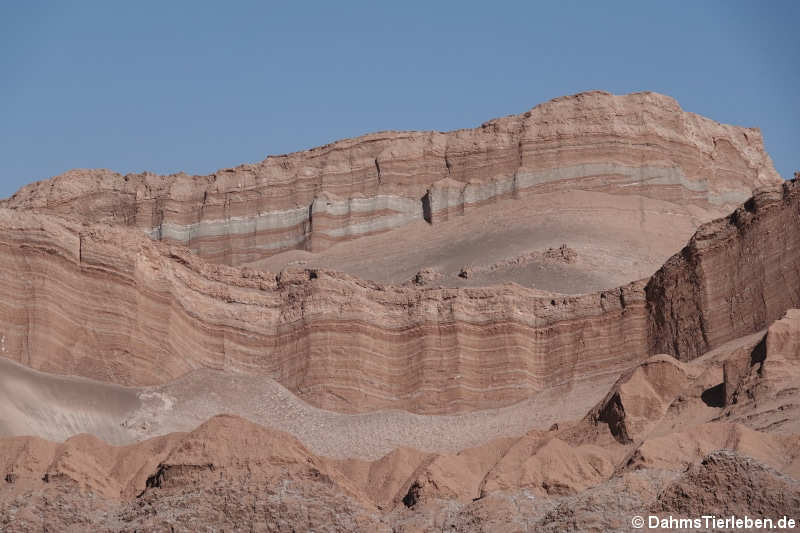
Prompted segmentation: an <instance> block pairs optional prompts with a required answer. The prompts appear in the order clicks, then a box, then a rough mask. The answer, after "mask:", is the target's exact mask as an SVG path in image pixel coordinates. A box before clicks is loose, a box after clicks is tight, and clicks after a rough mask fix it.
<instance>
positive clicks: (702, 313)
mask: <svg viewBox="0 0 800 533" xmlns="http://www.w3.org/2000/svg"><path fill="white" fill-rule="evenodd" d="M798 224H800V183H798V182H797V181H796V180H794V181H788V182H786V183H784V184H783V185H781V186H778V187H769V188H765V189H762V190H760V191H758V192H756V193H755V194H754V196H753V197H752V198H751V199H750V200H748V201H747V202H745V203H744V205H743V206H742V207H739V208H737V209H736V211H734V212H733V214H731V215H730V216H728V217H726V218H724V219H720V220H717V221H714V222H711V223H708V224H705V225H703V226H702V227H701V228H700V229H699V230H698V231H697V233H696V234H695V235H694V237H692V239H691V241H690V242H689V244H688V245H687V246H686V247H685V248H684V249H683V250H682V251H681V252H680V253H679V254H676V255H675V256H674V257H672V258H671V259H670V260H669V261H668V262H667V263H666V264H665V265H664V266H663V267H662V268H661V269H660V270H659V271H658V272H656V274H655V275H654V276H653V277H652V279H650V281H649V282H648V285H647V287H646V289H645V291H646V293H647V301H648V305H647V307H648V311H649V315H650V320H649V324H650V325H649V338H650V351H651V352H653V353H669V354H672V355H675V356H676V357H678V358H679V359H681V360H688V359H692V358H694V357H697V356H699V355H700V354H702V353H704V352H706V351H708V350H710V349H711V348H714V347H716V346H719V345H720V344H722V343H723V342H725V341H729V340H731V339H734V338H737V337H742V336H744V335H748V334H750V333H753V332H755V331H758V330H760V329H763V328H765V327H766V326H767V325H769V324H770V323H771V322H772V321H774V320H777V319H778V318H780V317H781V316H782V315H783V314H784V313H785V312H786V310H787V309H790V308H793V307H798V306H800V269H798V268H797V265H798V264H800V231H798V230H797V228H798Z"/></svg>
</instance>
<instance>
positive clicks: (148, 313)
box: [0, 182, 800, 412]
mask: <svg viewBox="0 0 800 533" xmlns="http://www.w3.org/2000/svg"><path fill="white" fill-rule="evenodd" d="M799 213H800V186H798V184H797V183H796V182H788V183H786V184H785V185H783V186H779V187H775V188H771V189H768V190H766V191H763V192H761V193H759V194H758V195H756V196H755V197H754V199H753V200H751V201H748V202H747V204H746V207H745V208H740V209H738V210H737V211H736V212H735V213H734V214H733V215H731V216H730V217H728V218H726V219H723V220H720V221H715V222H712V223H709V224H707V225H704V226H703V227H702V228H701V229H700V230H698V232H697V235H696V236H695V237H694V238H693V239H692V240H691V242H690V244H689V245H688V246H687V247H686V248H685V249H684V250H683V251H682V252H680V253H679V254H677V255H676V256H675V257H673V258H672V259H671V260H670V261H668V262H667V264H666V265H665V266H664V268H662V269H661V270H660V271H659V272H658V273H656V275H655V276H654V277H653V278H652V279H650V280H649V281H648V282H647V284H646V287H645V282H644V281H642V282H636V283H632V284H630V285H628V286H625V287H621V288H618V289H614V290H608V291H603V292H600V293H593V294H586V295H580V296H570V297H550V296H540V295H537V294H536V292H535V291H531V290H529V289H525V288H522V287H519V286H513V285H506V286H496V287H487V288H476V289H427V288H418V287H414V286H410V287H409V286H407V287H397V286H384V285H381V284H376V283H370V282H364V281H361V280H358V279H356V278H352V277H349V276H346V275H343V274H338V273H335V272H329V271H323V270H285V271H283V272H282V273H280V275H278V276H274V275H272V274H269V273H264V272H258V271H252V270H250V269H235V268H230V267H225V266H221V265H220V266H214V265H210V264H207V263H205V262H203V261H202V260H200V259H198V258H196V257H194V256H193V255H192V254H191V253H189V252H188V251H186V250H185V249H182V248H176V247H168V246H164V245H162V244H160V243H154V242H151V241H150V240H149V239H147V238H146V237H144V236H143V235H137V234H136V233H135V232H134V233H131V232H129V231H128V230H126V229H124V228H115V227H107V226H100V225H94V226H84V225H81V224H77V223H74V222H70V221H67V220H62V219H58V218H54V217H51V216H47V215H41V214H35V213H29V212H27V211H19V210H8V209H0V227H2V228H3V230H4V237H3V241H2V244H0V263H1V264H2V265H3V268H2V270H1V272H2V274H0V290H2V292H3V294H5V295H7V297H6V299H4V300H3V301H2V302H0V324H2V326H1V327H2V332H0V334H2V336H3V345H2V346H3V350H4V352H3V353H4V354H5V355H6V356H7V357H9V358H11V359H14V360H17V361H20V362H22V363H24V364H26V365H29V366H31V367H33V368H36V369H40V370H44V371H48V372H56V373H63V374H77V375H82V376H86V377H92V378H97V379H100V380H105V381H112V382H116V383H121V384H126V385H149V384H156V383H163V382H164V381H166V380H169V379H174V378H177V377H179V376H181V375H183V374H185V373H186V372H188V371H190V370H192V369H195V368H212V369H224V370H229V371H234V372H246V373H256V374H263V375H266V376H269V377H271V378H273V379H276V380H277V381H279V382H280V383H282V384H283V385H284V386H286V387H287V388H289V389H290V390H292V391H294V392H296V393H298V394H300V395H301V396H302V397H303V398H305V399H307V400H309V401H311V402H312V403H314V404H316V405H319V406H322V407H326V408H335V409H342V410H349V411H360V410H368V409H376V408H382V407H390V406H391V407H402V408H405V409H409V410H412V411H417V412H451V411H458V410H464V409H475V408H488V407H496V406H500V405H508V404H510V403H513V402H516V401H519V400H521V399H523V398H525V397H527V396H529V395H530V394H531V393H533V392H535V391H540V390H542V389H544V388H545V387H549V386H553V385H556V384H560V383H567V382H570V381H576V380H578V381H579V380H587V379H593V378H595V377H597V376H600V375H610V374H615V373H616V374H618V373H620V372H622V371H623V370H624V369H625V368H628V367H630V365H631V364H633V363H635V362H637V361H640V360H643V359H644V358H645V357H646V356H647V355H648V354H649V353H651V352H653V351H665V352H668V353H669V352H672V353H674V354H675V355H676V356H678V357H679V358H682V359H688V358H691V357H694V356H697V355H699V354H700V353H702V352H703V351H706V350H708V349H710V348H713V347H714V346H716V345H719V344H721V343H723V342H724V341H727V340H730V339H732V338H735V337H737V336H742V335H746V334H749V333H752V332H754V331H757V330H759V329H761V328H763V327H764V326H765V325H766V324H767V323H768V322H769V321H770V320H774V319H775V318H778V317H780V316H781V315H782V314H783V312H784V311H785V310H786V309H788V308H790V307H797V306H800V289H798V287H800V270H798V269H797V268H795V266H796V265H797V263H798V260H799V259H800V257H799V256H800V231H796V230H795V228H797V226H798V225H800V215H799ZM753 257H759V258H761V257H764V258H766V262H765V263H762V262H761V261H754V260H752V258H753ZM748 306H749V307H748ZM745 309H750V310H751V311H747V312H745V311H744V310H745ZM589 338H591V342H589V341H588V339H589ZM545 354H546V355H545Z"/></svg>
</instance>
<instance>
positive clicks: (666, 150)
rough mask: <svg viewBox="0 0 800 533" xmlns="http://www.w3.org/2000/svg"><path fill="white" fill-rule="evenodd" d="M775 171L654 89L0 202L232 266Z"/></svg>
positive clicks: (710, 187)
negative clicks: (573, 202)
mask: <svg viewBox="0 0 800 533" xmlns="http://www.w3.org/2000/svg"><path fill="white" fill-rule="evenodd" d="M779 181H780V178H779V177H778V175H777V173H776V172H775V170H774V168H773V166H772V162H771V160H770V158H769V156H768V155H767V154H766V152H765V151H764V148H763V141H762V137H761V133H760V132H759V131H758V130H757V129H753V128H740V127H735V126H728V125H721V124H718V123H716V122H714V121H712V120H710V119H707V118H704V117H700V116H698V115H695V114H693V113H688V112H685V111H683V110H682V109H681V108H680V106H679V105H678V104H677V102H675V100H673V99H672V98H669V97H667V96H663V95H659V94H656V93H635V94H630V95H624V96H616V95H611V94H608V93H604V92H600V91H594V92H588V93H581V94H577V95H574V96H568V97H563V98H557V99H555V100H552V101H550V102H546V103H544V104H541V105H539V106H537V107H535V108H533V109H531V110H530V111H528V112H526V113H524V114H521V115H515V116H509V117H505V118H500V119H496V120H492V121H490V122H487V123H485V124H483V125H482V126H480V127H479V128H475V129H469V130H458V131H453V132H449V133H439V132H382V133H375V134H371V135H366V136H363V137H359V138H356V139H347V140H343V141H338V142H335V143H332V144H329V145H326V146H323V147H319V148H315V149H312V150H308V151H305V152H297V153H293V154H289V155H284V156H277V157H268V158H267V159H265V160H264V161H262V162H261V163H257V164H251V165H240V166H238V167H236V168H231V169H225V170H221V171H218V172H216V173H214V174H211V175H208V176H189V175H185V174H176V175H171V176H158V175H154V174H149V173H145V174H130V175H126V176H122V175H120V174H117V173H114V172H111V171H108V170H77V171H71V172H68V173H66V174H63V175H61V176H58V177H56V178H53V179H52V180H48V181H43V182H39V183H36V184H32V185H30V186H28V187H25V188H23V189H22V190H21V191H19V192H18V193H17V194H16V195H14V197H12V198H11V199H10V200H9V201H7V202H6V206H7V207H12V208H35V209H38V210H42V211H45V212H49V213H58V214H62V215H70V216H76V217H78V218H79V219H81V220H87V221H93V222H107V223H112V224H120V225H126V226H132V227H136V228H138V229H139V230H141V231H143V232H145V233H147V234H148V235H150V236H151V237H152V238H154V239H158V240H164V241H168V242H172V243H181V244H184V245H186V246H188V247H189V248H190V249H192V250H193V251H194V252H195V253H197V254H198V255H200V256H201V257H203V258H205V259H207V260H211V261H213V262H219V263H225V264H230V265H239V264H242V263H247V262H253V261H256V260H258V259H260V258H263V257H265V256H269V255H271V254H274V253H277V252H280V251H283V250H287V249H293V248H299V249H308V250H314V251H319V250H322V249H324V248H326V247H328V246H330V245H331V244H332V243H336V242H340V241H342V240H349V239H353V238H357V237H361V236H365V235H370V234H374V233H378V232H382V231H386V230H389V229H393V228H397V227H402V226H403V225H405V224H408V223H409V222H411V221H414V220H421V219H426V220H428V221H429V222H431V223H434V224H435V223H436V222H437V221H440V220H445V219H447V218H449V217H451V216H454V215H458V214H463V213H464V212H465V211H466V210H468V209H470V208H472V207H475V206H478V205H483V204H486V203H490V202H495V201H497V200H499V199H502V198H509V197H515V198H519V197H520V196H524V195H526V194H530V193H536V192H553V191H560V190H574V189H582V190H591V191H603V192H611V193H615V194H639V195H643V196H648V197H651V198H656V199H659V200H668V201H673V202H676V203H680V204H692V205H696V206H697V207H698V208H699V209H701V210H706V211H710V212H713V213H717V212H719V211H718V210H720V209H721V210H723V211H725V210H727V209H729V208H731V207H732V206H734V205H736V204H738V203H740V202H742V201H744V200H745V199H746V198H748V197H749V196H750V194H751V192H752V190H753V188H754V187H757V186H759V185H765V184H770V183H778V182H779ZM709 218H711V217H710V216H709V217H707V218H706V219H709Z"/></svg>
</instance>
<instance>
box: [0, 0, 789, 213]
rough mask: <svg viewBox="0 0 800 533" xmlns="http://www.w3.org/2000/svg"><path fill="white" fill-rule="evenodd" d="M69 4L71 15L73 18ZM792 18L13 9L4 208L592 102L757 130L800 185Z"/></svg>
mask: <svg viewBox="0 0 800 533" xmlns="http://www.w3.org/2000/svg"><path fill="white" fill-rule="evenodd" d="M69 4H72V5H69ZM798 23H800V2H795V1H768V2H762V1H758V2H756V1H753V2H743V1H736V0H730V1H725V2H715V1H703V2H689V1H670V2H661V3H656V2H642V1H636V2H612V1H609V2H588V1H587V2H569V1H559V2H532V1H526V2H499V1H498V2H486V1H484V2H468V1H461V2H413V1H404V2H374V1H373V2H346V1H343V2H319V3H315V2H300V1H297V2H280V3H277V2H276V3H271V2H244V1H242V2H199V1H195V2H177V1H176V2H147V1H138V2H124V3H123V2H114V1H103V2H74V3H67V2H52V3H37V2H4V3H2V5H1V6H0V72H2V78H0V79H1V80H2V83H0V197H4V196H8V195H10V194H12V193H13V192H14V191H15V190H16V189H17V188H19V187H20V186H21V185H23V184H25V183H27V182H30V181H34V180H38V179H44V178H47V177H50V176H52V175H56V174H59V173H61V172H64V171H66V170H68V169H70V168H85V167H89V168H92V167H104V168H110V169H113V170H116V171H119V172H122V173H127V172H139V171H144V170H150V171H154V172H158V173H171V172H177V171H180V170H184V171H187V172H190V173H202V174H206V173H210V172H213V171H214V170H216V169H218V168H223V167H228V166H233V165H237V164H239V163H244V162H255V161H260V160H262V159H263V158H264V157H266V156H267V155H268V154H280V153H285V152H292V151H296V150H301V149H306V148H310V147H313V146H317V145H320V144H324V143H327V142H330V141H332V140H335V139H339V138H344V137H352V136H357V135H360V134H363V133H367V132H370V131H377V130H388V129H396V130H403V129H435V130H450V129H455V128H463V127H472V126H476V125H478V124H480V123H481V122H484V121H485V120H488V119H490V118H494V117H497V116H502V115H507V114H512V113H520V112H522V111H525V110H527V109H529V108H531V107H533V106H534V105H536V104H538V103H541V102H543V101H546V100H548V99H550V98H553V97H556V96H561V95H564V94H572V93H576V92H580V91H583V90H589V89H602V90H606V91H610V92H613V93H627V92H632V91H640V90H653V91H658V92H662V93H665V94H669V95H671V96H673V97H675V98H677V100H678V102H679V103H680V104H681V106H682V107H683V108H684V109H686V110H689V111H694V112H696V113H701V114H703V115H706V116H709V117H711V118H713V119H715V120H718V121H720V122H727V123H732V124H738V125H743V126H758V127H760V128H761V129H762V131H763V132H764V136H765V139H766V146H767V149H768V151H769V152H770V154H771V155H772V157H773V160H774V161H775V165H776V167H777V169H778V171H779V172H780V173H781V174H782V175H783V176H784V177H790V176H791V174H792V172H793V171H794V170H800V150H799V148H800V54H799V53H798V52H800V39H798V38H797V35H798V34H797V28H798Z"/></svg>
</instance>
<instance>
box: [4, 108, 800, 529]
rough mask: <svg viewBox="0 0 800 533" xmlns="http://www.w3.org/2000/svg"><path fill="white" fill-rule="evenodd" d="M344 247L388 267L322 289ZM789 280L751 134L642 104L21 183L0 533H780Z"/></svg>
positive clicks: (795, 436)
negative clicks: (710, 530) (244, 158)
mask: <svg viewBox="0 0 800 533" xmlns="http://www.w3.org/2000/svg"><path fill="white" fill-rule="evenodd" d="M748 198H749V199H748ZM742 202H743V203H742ZM544 208H549V209H552V210H553V211H549V212H547V213H546V214H545V215H543V216H542V217H539V218H532V217H529V215H528V214H525V211H526V210H527V211H538V210H543V209H544ZM556 211H557V213H556ZM731 211H732V213H731V214H729V215H728V216H727V217H720V218H717V216H718V215H720V214H721V213H724V212H731ZM614 212H618V213H619V217H620V218H621V221H617V222H614V221H613V220H612V219H613V218H614V216H613V215H609V213H614ZM598 213H600V215H598ZM600 218H602V220H600ZM515 219H516V222H515ZM556 219H557V224H556V223H555V222H553V221H555V220H556ZM548 220H549V222H551V223H552V224H551V225H550V226H547V223H548ZM637 224H638V228H639V231H640V232H642V233H643V235H644V236H642V235H640V236H638V238H634V237H633V236H632V232H634V230H635V228H636V227H637ZM586 226H589V227H590V229H593V230H596V231H595V233H592V232H591V231H587V232H585V233H581V231H580V228H583V227H586ZM628 226H633V227H634V230H630V228H628V229H625V227H628ZM552 227H557V231H555V232H553V234H548V231H549V229H550V228H552ZM609 228H610V229H611V234H610V235H608V236H606V240H597V239H596V237H597V233H598V232H600V233H602V232H603V231H606V229H609ZM506 230H507V231H508V232H509V234H510V235H509V236H507V238H506V239H504V238H503V237H502V233H503V231H506ZM536 231H539V232H540V233H541V234H542V235H544V236H542V235H539V236H537V238H536V239H529V238H528V236H527V234H528V233H534V232H536ZM692 231H694V236H692V237H691V238H690V239H689V241H688V244H686V246H685V247H683V249H680V250H679V248H680V245H678V244H676V243H678V242H683V243H685V242H686V240H685V239H686V238H688V237H689V234H690V233H691V232H692ZM437 232H440V234H438V235H437ZM437 239H438V240H437ZM456 240H457V241H458V242H456V243H453V247H450V248H446V252H445V253H443V254H438V255H437V254H430V253H429V251H430V248H431V247H432V246H436V245H437V244H441V243H445V244H448V241H456ZM593 240H594V241H597V242H600V243H601V244H600V245H595V246H594V247H593V246H592V245H591V242H592V241H593ZM614 241H618V242H616V243H614V246H615V247H614V248H613V249H611V248H609V249H608V250H606V253H605V254H604V253H602V251H598V248H602V247H603V246H606V245H607V244H608V243H613V242H614ZM647 241H658V243H657V244H655V245H653V246H650V245H649V243H647ZM645 244H647V245H645ZM673 245H674V246H673ZM417 246H419V249H418V248H417ZM392 248H404V249H403V250H402V251H401V252H399V253H398V255H392V254H390V253H388V252H387V250H391V249H392ZM626 248H631V249H632V250H631V251H630V253H626V252H627V250H626ZM634 248H635V249H634ZM476 249H477V250H478V251H480V252H481V253H476V252H475V250H476ZM449 250H455V251H456V252H458V253H454V254H453V257H452V258H447V260H445V259H443V258H442V255H447V254H448V253H449ZM418 251H419V253H417V252H418ZM360 252H363V253H364V254H365V255H364V256H363V257H364V258H366V259H365V260H367V259H368V258H370V257H377V256H384V257H383V258H382V259H381V260H380V261H376V264H377V265H378V266H376V267H375V268H374V270H381V269H387V268H389V266H390V265H391V263H393V262H400V263H403V264H402V265H401V266H398V268H396V269H395V270H393V271H392V273H391V275H389V274H387V275H386V276H381V275H379V274H380V273H377V274H375V275H374V276H373V277H370V276H361V275H357V272H355V271H356V270H357V269H355V270H353V269H350V268H343V269H341V270H344V271H340V270H339V269H337V268H332V267H330V266H328V263H327V262H330V264H332V265H341V264H345V263H344V262H342V259H341V258H342V257H345V256H348V255H350V256H353V257H351V258H350V259H349V261H350V262H349V263H347V264H348V265H351V266H352V265H353V264H355V263H357V262H358V261H359V260H361V259H360V258H361V256H359V255H358V253H360ZM467 252H468V253H467ZM675 252H677V253H675ZM370 254H372V255H370ZM670 254H674V255H672V256H671V257H668V256H669V255H670ZM415 255H418V256H419V258H417V259H415V260H413V261H412V260H409V258H411V257H414V256H415ZM420 258H421V259H420ZM665 258H667V259H666V261H664V259H665ZM662 262H663V266H661V267H660V268H658V267H657V265H660V264H662ZM263 265H278V266H280V268H275V269H274V270H273V271H269V270H266V269H265V268H263ZM798 265H800V183H798V182H797V181H796V180H795V181H789V182H782V181H781V180H780V179H779V178H778V176H777V174H776V173H775V171H774V169H773V168H772V164H771V161H770V159H769V156H768V155H767V154H766V153H765V151H764V149H763V145H762V140H761V136H760V133H759V132H758V130H754V129H747V128H739V127H733V126H725V125H720V124H717V123H715V122H713V121H711V120H709V119H705V118H702V117H698V116H696V115H693V114H691V113H687V112H684V111H682V110H681V109H680V107H678V105H677V103H675V102H674V101H673V100H672V99H670V98H668V97H665V96H661V95H657V94H653V93H637V94H631V95H627V96H612V95H610V94H607V93H602V92H591V93H582V94H579V95H575V96H570V97H565V98H559V99H556V100H553V101H551V102H547V103H545V104H542V105H540V106H537V107H535V108H533V109H532V110H531V111H529V112H527V113H524V114H522V115H517V116H510V117H505V118H501V119H497V120H493V121H490V122H488V123H486V124H484V125H482V126H481V127H479V128H476V129H473V130H459V131H455V132H450V133H437V132H403V133H400V132H385V133H377V134H372V135H367V136H364V137H360V138H357V139H350V140H344V141H339V142H336V143H333V144H331V145H328V146H324V147H321V148H316V149H313V150H309V151H306V152H300V153H296V154H290V155H287V156H280V157H269V158H267V159H266V160H265V161H263V162H262V163H258V164H254V165H242V166H240V167H237V168H234V169H228V170H223V171H219V172H217V173H215V174H213V175H210V176H187V175H184V174H178V175H173V176H156V175H153V174H140V175H128V176H121V175H118V174H115V173H113V172H110V171H105V170H93V171H72V172H69V173H66V174H63V175H61V176H58V177H56V178H53V179H52V180H49V181H44V182H39V183H35V184H32V185H29V186H27V187H25V188H23V189H22V190H21V191H19V192H18V193H17V194H16V195H14V196H13V197H12V198H10V199H8V200H4V201H0V293H2V294H3V295H4V297H3V298H2V299H0V356H2V358H3V359H2V360H0V404H2V407H0V478H2V481H0V529H3V530H4V531H5V530H8V531H35V530H42V529H45V530H59V531H62V530H63V531H84V530H108V531H142V530H144V531H150V530H192V531H202V530H212V529H214V530H219V529H225V530H245V529H249V530H254V531H295V530H326V528H327V530H331V531H344V530H347V531H353V530H355V531H434V530H435V531H476V530H486V531H492V530H497V531H508V530H519V531H526V530H537V531H562V530H565V529H573V530H603V531H605V530H609V531H615V530H628V529H629V527H630V517H632V516H633V515H636V514H643V513H645V512H648V513H651V514H654V515H658V516H662V515H669V514H670V513H672V514H680V515H692V516H695V515H697V514H699V513H701V512H711V513H713V514H722V513H736V514H747V513H757V514H762V515H766V514H770V513H776V514H781V513H783V514H789V513H791V512H793V511H794V510H796V509H797V502H800V482H798V479H800V410H798V405H800V400H798V394H799V393H798V391H800V325H799V324H800V314H798V311H797V309H798V308H800V274H799V272H800V269H798ZM462 267H463V268H462ZM459 269H461V270H459ZM656 270H657V271H656ZM654 271H655V273H654V274H652V273H653V272H654ZM354 272H355V273H354ZM509 272H511V273H516V274H514V275H515V276H517V275H518V276H517V277H514V276H511V275H510V274H508V273H509ZM520 272H522V273H521V274H520ZM592 273H597V276H595V277H590V274H592ZM634 273H635V275H634ZM650 274H652V275H650ZM507 275H508V276H507ZM582 276H583V277H582ZM367 278H368V279H367ZM579 278H580V279H579ZM517 279H519V280H525V282H524V284H518V283H513V282H511V280H517ZM612 279H613V280H615V282H614V283H609V280H612ZM380 280H383V281H380ZM548 280H549V281H548ZM553 280H555V281H553ZM550 282H552V283H550ZM556 282H558V283H556ZM548 283H549V284H548ZM615 285H617V286H615ZM556 286H558V287H561V286H564V287H567V288H568V290H564V291H559V290H558V289H557V288H554V287H556ZM57 441H61V442H57ZM740 480H743V481H740ZM742 483H744V485H742ZM798 518H800V517H798Z"/></svg>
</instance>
